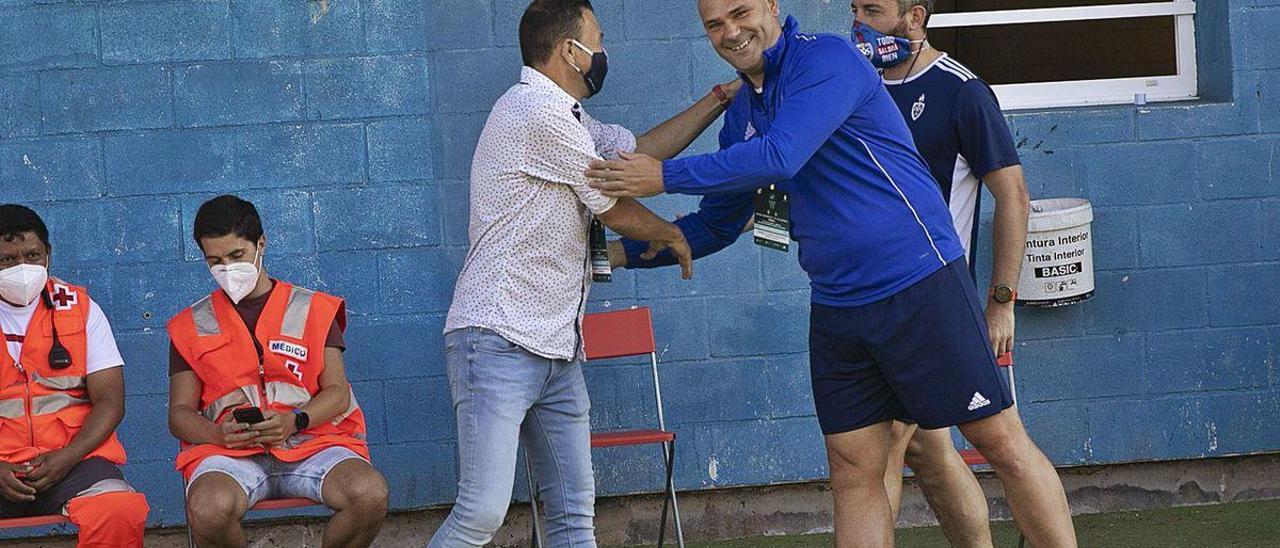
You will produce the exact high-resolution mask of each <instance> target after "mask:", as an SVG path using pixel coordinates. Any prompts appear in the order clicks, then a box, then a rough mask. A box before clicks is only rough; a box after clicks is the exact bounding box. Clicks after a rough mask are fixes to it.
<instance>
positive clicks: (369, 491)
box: [327, 465, 390, 520]
mask: <svg viewBox="0 0 1280 548" xmlns="http://www.w3.org/2000/svg"><path fill="white" fill-rule="evenodd" d="M337 487H338V489H336V490H335V494H336V496H335V497H334V500H332V501H327V502H329V503H330V506H332V507H334V508H335V509H339V510H350V511H353V512H355V513H357V514H360V515H361V516H364V517H365V519H378V520H380V519H382V518H383V517H385V516H386V515H387V498H388V497H389V496H390V491H389V489H388V488H387V480H386V479H385V478H383V477H382V474H381V473H379V472H378V471H377V470H376V469H374V468H373V467H372V466H367V465H366V466H364V467H361V468H359V469H357V470H356V471H353V472H351V473H350V474H346V475H344V477H343V478H342V481H341V482H339V483H338V484H337Z"/></svg>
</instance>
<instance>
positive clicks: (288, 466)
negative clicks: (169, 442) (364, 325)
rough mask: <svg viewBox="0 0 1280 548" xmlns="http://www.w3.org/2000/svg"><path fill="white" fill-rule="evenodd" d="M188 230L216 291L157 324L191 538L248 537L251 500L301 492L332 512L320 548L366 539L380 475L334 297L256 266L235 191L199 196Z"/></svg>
mask: <svg viewBox="0 0 1280 548" xmlns="http://www.w3.org/2000/svg"><path fill="white" fill-rule="evenodd" d="M194 238H195V240H196V243H197V244H198V245H199V246H200V249H201V251H203V252H204V257H205V262H206V263H207V264H208V265H209V271H210V273H211V274H212V276H213V279H214V281H215V282H216V283H217V285H218V289H216V290H214V291H213V293H212V294H211V295H209V296H208V297H205V298H204V299H201V300H200V301H198V302H196V303H195V304H193V305H191V307H190V308H187V309H186V310H184V311H182V312H181V313H179V314H178V315H177V316H175V317H174V318H173V319H172V320H171V321H170V322H169V326H168V329H169V338H170V340H171V341H172V346H171V350H170V358H169V429H170V431H171V432H172V433H173V435H174V436H175V437H177V438H178V439H179V440H181V441H182V451H181V452H179V453H178V459H177V468H178V470H180V471H182V473H183V475H184V476H185V477H186V479H187V523H188V524H189V525H190V527H191V532H192V534H193V535H194V536H195V538H196V541H197V543H198V544H199V545H200V546H245V545H246V544H247V541H246V539H245V536H244V532H243V531H242V530H241V527H240V519H241V518H242V517H243V516H244V513H245V511H246V510H248V509H249V507H251V506H253V505H254V504H255V503H257V502H258V501H260V500H263V499H266V498H286V497H301V498H308V499H311V500H314V501H316V502H319V503H323V504H325V505H326V506H328V507H330V508H332V509H333V510H334V511H335V513H334V515H333V518H332V519H330V520H329V526H328V527H326V528H325V532H324V537H323V544H324V545H325V546H369V545H370V544H371V543H372V542H373V539H374V537H376V536H377V534H378V530H379V529H380V528H381V526H382V520H383V519H384V518H385V517H386V512H387V484H386V481H385V480H384V479H383V477H382V475H381V474H379V473H378V471H377V470H375V469H374V468H373V466H372V465H370V464H369V448H368V445H367V444H366V442H365V422H364V413H363V411H361V409H360V405H359V404H358V403H357V402H356V397H355V393H354V392H353V391H352V390H351V386H350V384H348V382H347V377H346V373H345V370H344V365H343V360H342V352H343V350H344V348H345V343H344V342H343V339H342V331H343V329H345V328H346V306H345V304H344V303H343V301H342V299H340V298H338V297H334V296H331V295H326V294H324V293H319V292H315V291H311V290H308V289H303V288H301V287H297V286H294V285H291V284H288V283H286V282H283V281H279V280H274V279H272V278H270V277H269V276H267V272H266V269H265V268H264V266H263V255H264V250H265V249H266V244H267V239H266V236H265V235H264V234H263V231H262V221H261V219H260V218H259V217H258V211H257V209H256V208H254V206H253V204H251V203H249V202H246V201H244V200H242V199H240V198H237V197H235V196H220V197H218V198H214V199H212V200H210V201H208V202H205V204H204V205H202V206H201V207H200V210H199V212H198V213H197V214H196V219H195V230H194Z"/></svg>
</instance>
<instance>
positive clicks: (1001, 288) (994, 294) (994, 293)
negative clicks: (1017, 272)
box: [987, 284, 1018, 304]
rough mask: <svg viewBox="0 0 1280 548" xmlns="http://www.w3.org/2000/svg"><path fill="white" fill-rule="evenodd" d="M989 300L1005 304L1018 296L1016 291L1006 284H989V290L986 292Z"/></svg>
mask: <svg viewBox="0 0 1280 548" xmlns="http://www.w3.org/2000/svg"><path fill="white" fill-rule="evenodd" d="M987 296H988V297H991V300H993V301H995V302H997V303H1000V304H1005V303H1008V302H1010V301H1012V300H1014V299H1017V298H1018V292H1017V290H1015V289H1014V288H1012V287H1009V285H1008V284H999V285H993V286H991V290H990V291H989V292H988V293H987Z"/></svg>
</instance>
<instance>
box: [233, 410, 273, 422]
mask: <svg viewBox="0 0 1280 548" xmlns="http://www.w3.org/2000/svg"><path fill="white" fill-rule="evenodd" d="M231 416H232V417H234V418H235V419H236V422H240V423H244V424H257V423H260V422H262V421H264V420H267V418H266V417H264V416H262V410H261V409H258V408H257V407H241V408H239V409H235V410H232V411H231Z"/></svg>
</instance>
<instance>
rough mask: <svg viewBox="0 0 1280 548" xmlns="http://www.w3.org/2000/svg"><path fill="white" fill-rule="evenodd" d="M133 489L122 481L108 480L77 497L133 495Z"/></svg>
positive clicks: (94, 485) (100, 482) (80, 493)
mask: <svg viewBox="0 0 1280 548" xmlns="http://www.w3.org/2000/svg"><path fill="white" fill-rule="evenodd" d="M133 492H134V490H133V487H131V486H130V485H129V482H127V481H124V480H122V479H115V478H107V479H104V480H102V481H99V482H98V483H95V484H93V485H90V486H89V488H88V489H85V490H84V491H81V492H79V493H76V496H77V497H92V496H95V495H102V494H105V493H133Z"/></svg>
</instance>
